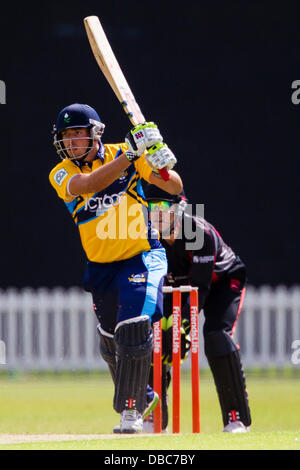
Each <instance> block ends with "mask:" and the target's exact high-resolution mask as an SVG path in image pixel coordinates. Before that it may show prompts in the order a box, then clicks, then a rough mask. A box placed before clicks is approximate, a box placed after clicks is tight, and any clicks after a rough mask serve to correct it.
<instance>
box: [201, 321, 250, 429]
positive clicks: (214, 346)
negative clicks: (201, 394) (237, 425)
mask: <svg viewBox="0 0 300 470" xmlns="http://www.w3.org/2000/svg"><path fill="white" fill-rule="evenodd" d="M204 349H205V355H206V357H207V360H208V363H209V366H210V368H211V371H212V374H213V377H214V381H215V385H216V389H217V393H218V397H219V402H220V406H221V410H222V417H223V424H224V426H226V425H227V424H228V423H229V422H230V421H235V420H240V421H242V423H244V425H245V426H250V424H251V415H250V409H249V405H248V393H247V390H246V379H245V374H244V370H243V367H242V363H241V359H240V353H239V350H238V347H237V345H236V344H235V342H234V341H233V339H232V338H231V337H230V335H229V334H228V333H227V332H226V331H224V330H220V331H212V332H210V333H207V334H206V335H205V337H204Z"/></svg>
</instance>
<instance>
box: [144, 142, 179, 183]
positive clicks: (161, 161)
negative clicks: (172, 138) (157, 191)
mask: <svg viewBox="0 0 300 470" xmlns="http://www.w3.org/2000/svg"><path fill="white" fill-rule="evenodd" d="M146 160H147V162H148V164H149V166H150V167H151V168H152V171H153V173H155V174H156V175H157V176H158V175H159V170H161V169H162V168H166V169H167V170H171V169H172V168H173V167H174V166H175V165H176V163H177V159H176V157H175V155H174V154H173V152H172V151H171V150H170V149H169V147H168V146H167V144H163V143H161V142H160V143H158V144H156V145H153V146H152V147H151V148H150V149H148V151H147V154H146Z"/></svg>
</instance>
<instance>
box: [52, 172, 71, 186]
mask: <svg viewBox="0 0 300 470" xmlns="http://www.w3.org/2000/svg"><path fill="white" fill-rule="evenodd" d="M66 176H68V173H67V172H66V170H65V169H64V168H62V169H61V170H58V171H57V172H56V173H55V175H54V181H55V182H56V183H57V184H58V186H61V184H62V182H63V180H64V179H65V177H66Z"/></svg>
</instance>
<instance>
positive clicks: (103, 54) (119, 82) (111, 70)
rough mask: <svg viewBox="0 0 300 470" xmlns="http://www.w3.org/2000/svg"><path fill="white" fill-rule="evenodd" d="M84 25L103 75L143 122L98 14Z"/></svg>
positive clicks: (132, 118) (134, 119) (164, 174)
mask: <svg viewBox="0 0 300 470" xmlns="http://www.w3.org/2000/svg"><path fill="white" fill-rule="evenodd" d="M84 26H85V29H86V32H87V36H88V39H89V42H90V46H91V49H92V51H93V54H94V56H95V59H96V61H97V63H98V65H99V67H100V69H101V71H102V73H103V75H104V76H105V78H106V80H107V81H108V83H109V84H110V86H111V88H112V89H113V91H114V93H115V95H116V96H117V98H118V100H119V101H120V103H121V105H122V106H123V109H124V111H125V113H126V114H127V116H128V117H129V119H130V121H131V123H132V124H133V125H134V126H136V125H137V124H142V123H143V122H145V121H146V119H145V118H144V116H143V114H142V112H141V110H140V107H139V105H138V104H137V102H136V101H135V98H134V96H133V93H132V91H131V89H130V87H129V85H128V83H127V80H126V78H125V76H124V74H123V72H122V70H121V68H120V66H119V63H118V61H117V59H116V57H115V54H114V53H113V50H112V48H111V46H110V44H109V42H108V39H107V37H106V34H105V32H104V30H103V28H102V25H101V23H100V20H99V18H98V16H87V17H86V18H84ZM159 173H160V175H161V177H162V178H163V179H164V180H165V181H167V180H168V179H170V176H169V173H168V171H167V170H166V169H165V168H163V169H162V170H159Z"/></svg>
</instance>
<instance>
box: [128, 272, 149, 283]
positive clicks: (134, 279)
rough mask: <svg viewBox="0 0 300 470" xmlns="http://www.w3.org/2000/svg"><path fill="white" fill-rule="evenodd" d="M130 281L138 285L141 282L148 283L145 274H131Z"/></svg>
mask: <svg viewBox="0 0 300 470" xmlns="http://www.w3.org/2000/svg"><path fill="white" fill-rule="evenodd" d="M128 281H129V282H134V283H136V284H138V283H140V282H146V278H145V275H144V274H131V276H130V277H129V278H128Z"/></svg>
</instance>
